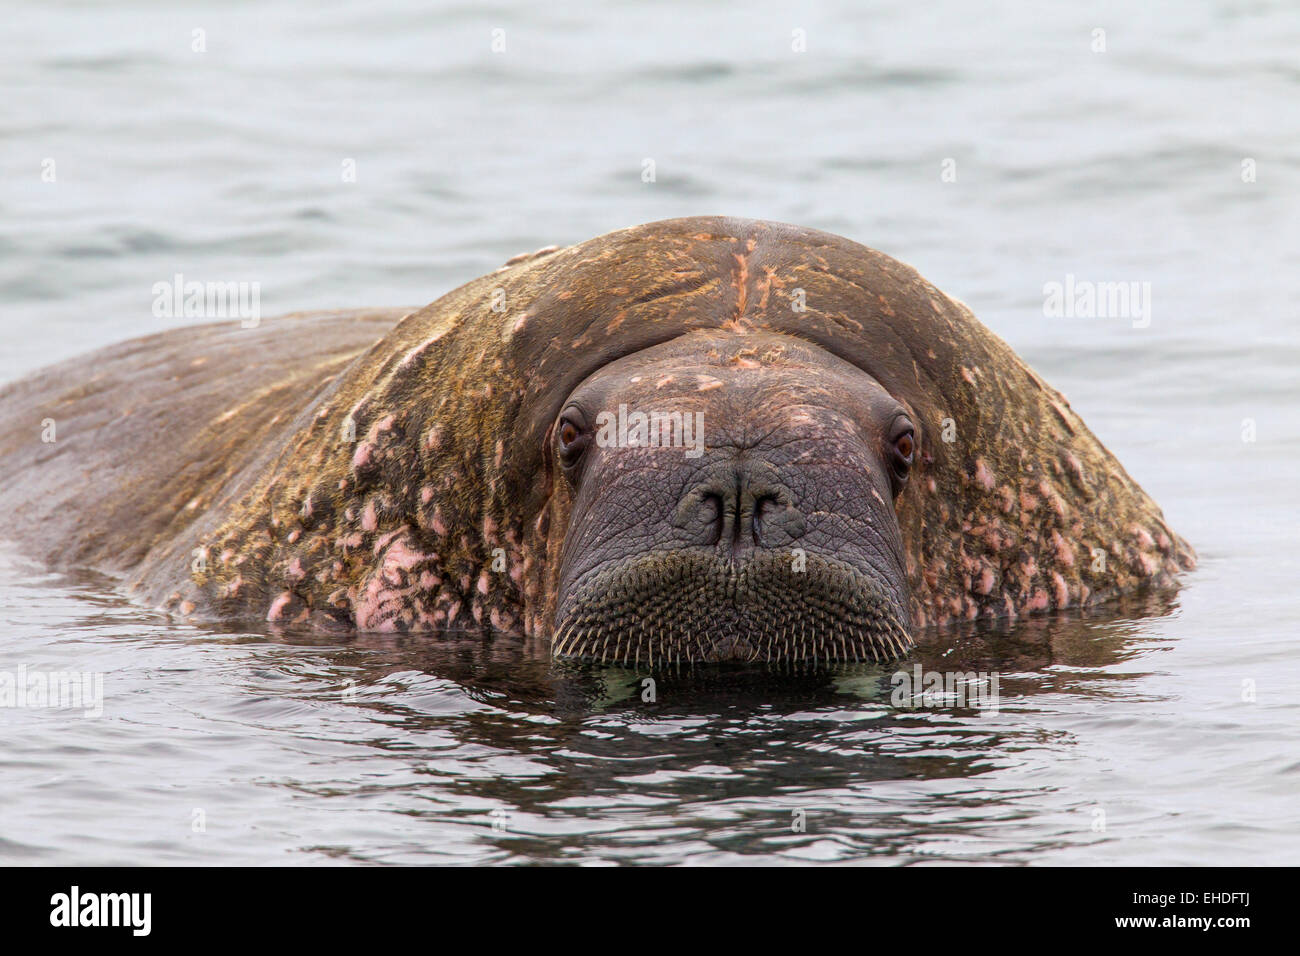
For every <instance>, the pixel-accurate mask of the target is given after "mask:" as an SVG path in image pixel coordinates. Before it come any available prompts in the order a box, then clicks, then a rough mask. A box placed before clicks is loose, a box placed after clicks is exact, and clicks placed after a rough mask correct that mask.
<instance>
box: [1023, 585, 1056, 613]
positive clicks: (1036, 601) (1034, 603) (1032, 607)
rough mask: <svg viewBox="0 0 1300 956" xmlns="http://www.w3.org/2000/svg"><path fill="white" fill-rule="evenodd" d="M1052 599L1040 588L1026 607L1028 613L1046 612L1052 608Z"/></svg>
mask: <svg viewBox="0 0 1300 956" xmlns="http://www.w3.org/2000/svg"><path fill="white" fill-rule="evenodd" d="M1051 603H1052V599H1051V598H1049V597H1048V596H1047V592H1046V591H1044V590H1043V589H1042V588H1039V589H1038V590H1037V591H1035V592H1034V596H1033V597H1032V598H1030V599H1029V603H1028V604H1026V605H1025V610H1026V611H1046V610H1047V609H1048V607H1050V606H1051Z"/></svg>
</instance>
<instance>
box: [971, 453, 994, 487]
mask: <svg viewBox="0 0 1300 956" xmlns="http://www.w3.org/2000/svg"><path fill="white" fill-rule="evenodd" d="M975 480H976V481H978V482H979V483H980V485H981V486H982V487H983V488H984V490H985V491H992V490H993V486H994V485H995V484H997V481H996V480H995V479H994V478H993V472H991V471H989V467H988V465H986V464H984V459H983V458H977V459H975Z"/></svg>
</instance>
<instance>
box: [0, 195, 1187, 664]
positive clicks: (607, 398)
mask: <svg viewBox="0 0 1300 956" xmlns="http://www.w3.org/2000/svg"><path fill="white" fill-rule="evenodd" d="M399 318H400V321H399ZM665 379H667V380H668V381H664V380H665ZM706 379H707V381H706ZM714 381H716V382H718V383H720V384H717V385H713V384H712V383H713V382H714ZM661 383H662V384H661ZM705 386H708V387H705ZM620 403H621V404H626V405H627V406H628V407H629V408H630V409H640V410H642V411H646V412H649V411H654V410H659V411H670V410H672V409H674V408H676V409H677V410H680V411H698V412H699V413H701V414H702V416H703V421H704V434H705V442H704V448H703V449H702V452H701V454H699V456H698V457H691V456H688V455H687V454H685V452H684V450H682V449H664V448H654V449H652V448H643V447H630V448H608V447H602V445H601V444H600V443H599V442H596V441H594V435H592V436H588V437H589V438H591V439H592V440H591V441H589V442H588V443H587V447H586V448H585V449H584V450H583V452H582V454H581V455H580V456H578V457H579V459H580V460H579V461H577V463H576V464H574V465H572V466H567V465H566V456H569V457H571V455H570V453H568V452H566V451H565V442H564V437H565V436H566V435H573V434H576V432H569V431H567V430H566V429H565V428H564V424H565V421H564V416H565V413H566V410H570V409H574V410H580V411H582V412H583V413H584V414H586V415H589V416H595V415H598V414H599V413H600V411H602V410H604V411H609V410H611V409H615V408H617V406H618V405H619V404H620ZM900 416H905V417H906V422H907V423H908V424H909V425H910V427H911V428H912V432H911V442H910V443H907V442H905V443H904V444H905V445H909V444H910V451H911V456H910V457H911V463H910V466H908V467H907V468H905V469H903V470H904V471H906V475H905V480H903V477H904V476H901V475H900V474H899V469H898V468H897V465H898V461H897V455H898V446H897V444H896V443H897V441H898V439H899V438H900V433H899V431H898V430H897V429H898V427H899V426H898V422H899V421H900ZM46 419H49V420H54V421H57V422H58V423H59V438H58V441H57V443H54V444H46V443H43V442H42V441H41V438H40V434H41V422H42V421H44V420H46ZM0 423H2V424H0V535H3V536H5V537H9V538H13V539H16V540H19V541H20V542H22V543H23V544H25V545H26V546H27V547H28V549H29V550H30V551H32V552H34V553H36V554H37V555H39V556H40V557H42V558H44V559H46V560H48V561H50V562H51V563H53V564H55V565H71V564H83V565H89V566H94V567H98V568H101V569H104V570H109V571H112V572H116V573H120V574H122V575H123V576H124V577H125V579H126V581H127V583H128V586H129V587H131V588H132V589H133V591H134V592H135V593H136V594H137V595H138V596H139V597H140V598H141V599H143V600H146V601H150V602H153V603H157V604H161V605H162V606H164V607H166V608H167V609H169V610H170V611H172V612H174V613H177V614H180V615H182V616H186V617H192V618H194V619H212V618H219V619H225V620H247V619H250V618H251V619H255V620H259V621H268V622H271V623H272V624H276V625H300V626H318V627H319V626H324V627H334V628H344V629H352V628H355V629H357V630H361V631H396V632H419V631H431V630H437V629H442V628H447V627H477V626H482V627H486V628H490V629H493V630H496V631H508V632H516V633H521V634H523V635H525V637H526V638H529V639H532V640H535V641H538V642H545V643H548V644H552V645H553V646H554V648H555V650H556V651H557V652H558V653H559V654H560V655H570V656H579V657H596V658H600V657H601V656H604V657H605V658H606V659H609V660H614V659H618V660H630V661H636V660H643V661H646V662H649V661H651V660H654V661H656V662H657V661H661V660H680V661H687V660H715V659H746V660H747V659H760V660H769V659H771V660H801V661H808V660H815V661H826V660H843V659H862V658H875V657H884V656H894V655H896V654H898V653H900V652H902V651H904V650H906V647H907V646H908V643H909V640H910V638H909V636H908V635H909V633H910V634H911V635H915V634H917V633H919V632H921V631H925V630H928V629H931V628H935V627H943V626H945V625H947V624H950V623H952V622H956V621H961V620H974V619H979V618H1009V619H1015V618H1018V617H1020V616H1022V615H1026V614H1034V613H1039V612H1044V611H1049V610H1059V609H1063V608H1074V607H1080V606H1085V605H1091V604H1094V603H1096V602H1099V601H1104V600H1108V599H1111V598H1113V597H1115V596H1117V595H1120V594H1124V593H1128V592H1133V591H1136V590H1139V589H1144V588H1149V587H1170V586H1173V585H1174V584H1176V575H1177V574H1178V572H1179V571H1181V570H1183V569H1185V568H1189V567H1191V566H1192V565H1193V564H1194V555H1193V553H1192V551H1191V549H1190V548H1189V547H1188V546H1187V544H1186V543H1185V542H1183V541H1182V540H1181V539H1180V538H1179V537H1178V536H1177V535H1176V534H1175V533H1174V532H1173V531H1172V530H1170V529H1169V527H1168V526H1167V525H1166V524H1165V522H1164V519H1163V517H1162V515H1161V513H1160V510H1159V508H1158V507H1157V506H1156V505H1155V503H1154V502H1152V501H1151V499H1150V498H1149V497H1147V495H1146V494H1145V493H1144V492H1143V491H1142V489H1141V488H1139V487H1138V486H1137V484H1136V483H1135V482H1134V481H1133V480H1132V479H1131V478H1130V477H1129V476H1128V475H1127V474H1126V473H1125V471H1124V469H1123V468H1122V467H1121V466H1120V464H1119V463H1118V462H1117V461H1116V460H1115V459H1114V457H1113V456H1112V455H1111V454H1110V453H1109V452H1108V451H1107V450H1106V449H1105V447H1104V446H1102V445H1101V443H1100V442H1098V441H1097V439H1096V438H1095V437H1094V436H1093V435H1092V433H1091V432H1090V431H1089V430H1088V429H1087V427H1086V426H1085V425H1084V423H1083V422H1082V421H1081V420H1080V419H1079V417H1078V416H1077V415H1076V414H1075V413H1074V412H1073V410H1072V409H1071V408H1070V407H1069V403H1068V402H1067V401H1066V400H1065V398H1064V396H1062V395H1061V394H1060V393H1059V392H1056V391H1055V390H1054V389H1052V388H1051V387H1050V386H1048V385H1047V384H1046V383H1044V382H1043V381H1042V380H1041V379H1039V378H1038V376H1037V375H1035V374H1034V373H1033V371H1032V370H1030V369H1029V368H1028V367H1027V366H1026V365H1025V364H1024V363H1023V362H1022V361H1021V360H1020V359H1019V358H1018V357H1017V356H1016V355H1015V353H1014V352H1012V351H1011V349H1010V348H1008V347H1007V345H1006V344H1005V343H1003V342H1002V341H1001V340H1000V339H998V338H997V337H996V336H994V335H993V334H992V333H990V332H989V331H988V330H987V329H986V328H984V326H982V325H981V324H980V323H979V322H978V321H977V320H976V319H975V318H974V316H972V315H971V313H970V311H969V310H968V309H966V308H965V307H964V306H962V305H961V304H960V303H957V302H955V301H954V300H952V299H950V298H948V297H946V296H944V295H943V294H942V293H941V292H939V291H938V290H937V289H935V288H934V287H933V286H931V285H930V284H929V283H927V282H926V281H925V280H924V279H922V278H921V277H920V276H919V275H917V274H916V273H915V272H914V271H913V270H912V269H910V268H909V267H907V266H905V265H903V264H902V263H899V262H897V261H895V260H893V259H891V258H889V257H888V256H885V255H882V254H881V253H878V252H875V251H873V250H870V249H867V248H865V247H863V246H860V245H858V244H856V243H853V242H851V241H849V240H846V239H842V238H840V237H837V236H832V235H829V234H826V233H821V232H817V231H815V230H809V229H801V228H797V227H793V226H785V225H781V224H776V223H766V222H756V221H752V220H743V219H726V218H693V219H679V220H670V221H667V222H661V223H651V224H649V225H645V226H638V227H635V228H632V229H625V230H621V231H619V232H615V233H611V234H609V235H606V236H601V237H598V238H596V239H592V240H589V241H588V242H584V243H581V244H579V245H576V246H572V247H569V248H566V249H562V250H558V251H551V250H547V251H545V252H544V253H542V254H535V255H533V256H526V257H521V258H519V259H518V260H513V261H512V262H511V263H509V264H507V266H505V267H503V268H502V269H500V270H498V271H497V272H495V273H492V274H490V275H487V276H484V277H482V278H480V279H477V280H475V281H473V282H471V283H469V284H467V285H465V286H462V287H461V288H459V289H456V290H454V291H453V292H451V293H448V294H447V295H445V296H443V297H442V298H441V299H439V300H438V301H436V302H434V303H433V304H431V305H430V306H428V307H426V308H424V309H421V310H418V311H416V312H413V313H410V314H409V315H405V316H404V317H402V316H400V315H399V314H398V313H379V312H371V313H364V314H362V313H351V314H348V313H335V314H332V315H329V316H325V317H320V318H312V317H298V318H294V319H292V320H273V321H269V322H266V323H263V327H262V328H259V329H256V330H250V331H244V330H239V329H237V328H232V327H208V328H202V329H176V330H172V331H169V332H165V333H162V334H159V335H155V336H151V337H149V338H146V339H141V340H136V341H134V342H129V343H124V344H123V345H121V346H115V347H112V348H110V349H106V350H103V351H101V352H100V353H96V354H95V355H92V356H89V357H88V358H86V359H84V360H79V361H75V362H70V363H65V364H63V365H61V366H58V367H56V368H54V369H50V370H47V371H46V372H43V373H41V374H40V375H38V376H34V377H32V378H29V379H26V380H24V381H22V382H19V383H15V384H14V385H11V386H8V387H7V388H5V389H4V390H3V391H0ZM571 424H572V423H571ZM584 424H586V425H587V426H588V427H592V428H594V426H595V423H594V422H585V423H584ZM579 431H581V429H579ZM579 443H580V444H581V441H580V442H579Z"/></svg>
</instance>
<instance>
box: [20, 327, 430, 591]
mask: <svg viewBox="0 0 1300 956" xmlns="http://www.w3.org/2000/svg"><path fill="white" fill-rule="evenodd" d="M406 311H407V310H401V309H379V310H366V311H333V312H314V313H296V314H293V315H288V316H284V317H280V318H275V319H268V320H265V321H263V322H262V323H260V324H259V325H258V326H257V327H256V328H242V327H241V326H240V325H239V324H238V323H233V322H231V323H221V324H212V325H199V326H188V327H185V328H178V329H171V330H168V331H166V332H161V333H158V334H155V335H150V336H146V337H143V338H138V339H133V340H130V341H127V342H123V343H120V344H117V345H113V346H110V347H107V348H104V349H101V350H99V351H97V352H93V353H91V354H89V355H86V356H82V357H80V358H77V359H74V360H71V361H68V362H64V363H62V364H60V365H56V366H53V367H51V368H48V369H44V370H42V371H41V372H39V373H37V374H35V375H33V376H30V377H28V378H25V379H22V380H20V381H17V382H14V383H12V384H9V385H7V386H5V387H4V388H3V389H0V488H2V489H3V491H2V492H0V497H2V499H3V504H4V507H3V508H2V509H0V537H4V538H8V539H12V540H15V541H18V542H21V543H22V545H23V547H24V550H26V551H27V552H28V553H30V554H32V556H33V557H36V558H38V559H41V560H44V561H46V562H48V563H50V564H51V565H53V566H56V567H66V566H74V565H84V566H93V567H97V568H101V569H103V570H107V571H127V570H130V569H131V568H133V567H135V566H137V565H139V564H140V563H141V562H142V561H144V560H146V559H147V558H149V557H150V555H151V552H154V551H156V550H157V549H159V548H163V549H165V550H168V551H176V550H179V549H181V548H184V547H186V542H188V541H189V540H190V539H191V537H192V534H191V532H192V530H193V526H194V524H195V523H196V522H197V521H198V520H199V519H200V518H201V516H203V515H204V514H205V512H207V511H208V510H209V509H210V508H211V507H212V506H213V505H214V504H215V503H216V499H218V498H222V499H228V498H229V497H231V496H233V495H237V494H239V493H240V491H241V490H243V489H244V487H245V482H244V481H243V480H241V479H239V478H236V479H235V480H231V479H232V476H248V475H252V474H254V473H255V472H256V470H257V465H258V462H259V460H260V459H262V458H264V457H265V456H266V455H268V454H272V453H273V451H274V449H275V448H276V447H277V446H278V444H279V443H278V442H276V441H275V438H276V437H277V435H279V434H280V433H282V432H284V431H285V430H287V429H292V428H293V427H295V423H296V422H298V421H299V420H300V419H301V418H302V417H303V415H304V414H309V412H310V409H311V407H312V406H313V404H314V403H315V402H316V401H318V400H319V399H320V397H321V396H322V395H323V394H325V393H327V392H328V390H329V389H330V387H331V384H332V383H333V382H335V381H336V380H337V378H338V376H339V374H340V373H341V372H342V371H343V370H345V369H346V368H347V367H348V366H349V365H350V364H351V363H352V362H353V361H355V360H356V358H357V357H358V356H359V355H361V354H363V353H364V352H365V351H366V349H367V348H369V347H370V346H372V345H373V344H374V343H376V342H377V341H379V340H380V339H381V338H382V337H383V336H384V334H385V333H386V332H387V331H388V330H389V329H391V328H392V326H393V325H394V324H396V322H397V321H398V320H399V319H400V318H401V317H402V316H403V315H404V314H406ZM160 456H165V457H160ZM124 528H129V529H131V534H130V535H123V533H122V529H124Z"/></svg>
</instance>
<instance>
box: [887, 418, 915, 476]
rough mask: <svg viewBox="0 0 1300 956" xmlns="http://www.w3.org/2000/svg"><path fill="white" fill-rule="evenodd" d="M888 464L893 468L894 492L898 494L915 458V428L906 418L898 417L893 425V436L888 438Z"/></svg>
mask: <svg viewBox="0 0 1300 956" xmlns="http://www.w3.org/2000/svg"><path fill="white" fill-rule="evenodd" d="M889 451H890V459H891V461H890V464H891V465H892V466H893V470H894V494H898V492H899V491H901V490H902V488H903V483H904V482H905V481H907V476H908V473H909V472H910V471H911V470H912V462H913V461H914V460H915V458H916V430H915V429H914V428H913V427H912V423H911V422H909V421H908V420H907V419H905V418H904V419H900V420H899V421H898V423H897V424H896V425H895V426H894V437H893V438H892V439H891V440H890V448H889Z"/></svg>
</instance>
